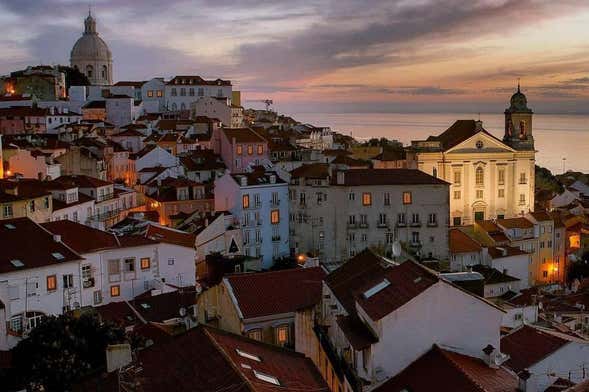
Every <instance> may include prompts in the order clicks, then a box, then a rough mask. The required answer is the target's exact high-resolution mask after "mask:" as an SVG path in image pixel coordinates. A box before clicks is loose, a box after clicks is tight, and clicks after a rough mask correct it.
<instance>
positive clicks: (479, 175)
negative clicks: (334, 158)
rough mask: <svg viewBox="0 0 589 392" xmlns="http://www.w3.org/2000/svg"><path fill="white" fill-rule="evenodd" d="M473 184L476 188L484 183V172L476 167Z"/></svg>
mask: <svg viewBox="0 0 589 392" xmlns="http://www.w3.org/2000/svg"><path fill="white" fill-rule="evenodd" d="M475 183H476V185H477V186H483V185H484V183H485V172H484V170H483V168H482V167H478V168H477V170H476V172H475Z"/></svg>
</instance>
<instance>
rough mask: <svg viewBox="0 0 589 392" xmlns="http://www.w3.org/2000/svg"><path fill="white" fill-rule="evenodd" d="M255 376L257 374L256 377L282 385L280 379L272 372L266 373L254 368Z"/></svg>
mask: <svg viewBox="0 0 589 392" xmlns="http://www.w3.org/2000/svg"><path fill="white" fill-rule="evenodd" d="M254 376H256V378H257V379H258V380H262V381H265V382H267V383H270V384H274V385H278V386H280V381H278V379H277V378H276V377H274V376H272V375H270V374H266V373H262V372H258V371H257V370H254Z"/></svg>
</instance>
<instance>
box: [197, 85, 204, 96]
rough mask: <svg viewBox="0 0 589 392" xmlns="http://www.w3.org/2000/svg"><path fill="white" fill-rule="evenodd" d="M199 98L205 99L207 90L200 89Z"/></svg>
mask: <svg viewBox="0 0 589 392" xmlns="http://www.w3.org/2000/svg"><path fill="white" fill-rule="evenodd" d="M198 96H199V97H204V96H205V90H204V88H202V87H199V88H198Z"/></svg>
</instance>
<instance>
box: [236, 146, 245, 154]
mask: <svg viewBox="0 0 589 392" xmlns="http://www.w3.org/2000/svg"><path fill="white" fill-rule="evenodd" d="M236 152H237V155H242V154H243V147H242V145H241V144H238V145H237V148H236Z"/></svg>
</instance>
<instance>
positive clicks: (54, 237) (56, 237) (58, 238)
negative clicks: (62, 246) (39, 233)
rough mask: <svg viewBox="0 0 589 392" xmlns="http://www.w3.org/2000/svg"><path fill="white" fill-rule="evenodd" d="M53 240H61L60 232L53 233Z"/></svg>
mask: <svg viewBox="0 0 589 392" xmlns="http://www.w3.org/2000/svg"><path fill="white" fill-rule="evenodd" d="M53 242H61V236H60V235H59V234H53Z"/></svg>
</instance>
